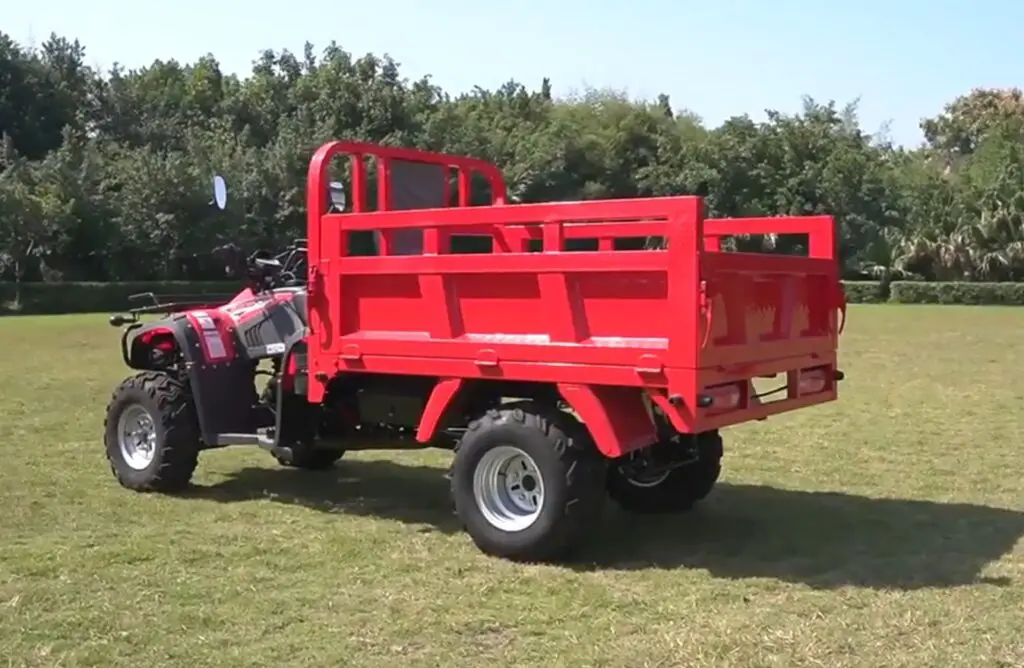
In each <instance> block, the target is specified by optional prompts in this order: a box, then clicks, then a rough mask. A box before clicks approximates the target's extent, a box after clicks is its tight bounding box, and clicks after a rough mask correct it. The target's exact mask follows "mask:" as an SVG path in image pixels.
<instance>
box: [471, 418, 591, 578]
mask: <svg viewBox="0 0 1024 668" xmlns="http://www.w3.org/2000/svg"><path fill="white" fill-rule="evenodd" d="M605 475H606V461H605V459H604V458H603V457H602V456H601V454H600V453H599V452H598V451H597V450H596V448H595V447H594V445H593V443H592V442H591V440H590V438H589V436H588V435H587V433H586V430H585V429H584V428H583V426H582V425H581V424H580V422H579V421H578V420H576V418H574V417H572V416H571V415H568V414H566V413H563V412H561V411H559V410H557V409H555V408H550V409H548V408H545V407H541V406H538V405H537V404H534V403H532V402H520V403H516V404H511V405H506V406H503V407H502V408H501V409H495V410H491V411H488V413H487V414H486V415H485V416H484V417H482V418H480V419H479V420H476V421H474V422H473V423H471V424H470V425H469V429H468V430H467V431H466V433H465V435H464V436H463V437H462V440H461V441H460V442H459V444H458V446H457V448H456V452H455V460H454V462H453V465H452V470H451V486H452V498H453V500H454V503H455V511H456V513H457V514H458V516H459V518H460V519H461V520H462V523H463V525H464V526H465V528H466V531H467V532H468V533H469V535H470V537H471V538H472V539H473V542H474V543H475V544H476V545H477V547H478V548H479V549H480V550H482V551H483V552H485V553H487V554H491V555H494V556H498V557H503V558H506V559H513V560H517V561H546V560H552V559H557V558H560V557H564V556H566V555H567V554H568V553H569V552H571V551H572V550H573V549H574V548H576V547H577V546H578V545H579V544H580V543H581V542H582V540H583V538H584V537H585V535H586V533H587V531H588V530H589V529H590V528H591V527H592V526H593V525H594V524H595V523H596V521H597V519H598V518H599V516H600V513H601V509H602V505H603V502H604V497H605V494H604V479H605Z"/></svg>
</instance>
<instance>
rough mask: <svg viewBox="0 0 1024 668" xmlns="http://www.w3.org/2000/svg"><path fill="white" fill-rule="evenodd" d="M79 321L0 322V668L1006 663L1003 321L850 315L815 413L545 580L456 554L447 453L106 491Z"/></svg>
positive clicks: (1011, 437)
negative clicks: (683, 509)
mask: <svg viewBox="0 0 1024 668" xmlns="http://www.w3.org/2000/svg"><path fill="white" fill-rule="evenodd" d="M104 320H105V319H104V318H103V317H102V316H89V317H82V316H75V317H49V318H6V319H0V351H2V352H0V407H2V418H0V462H2V464H0V507H2V509H3V512H2V513H0V665H3V664H4V661H6V662H8V663H9V665H11V666H86V665H89V666H105V667H106V666H195V667H200V666H201V667H203V668H205V667H215V666H256V665H260V666H315V667H318V668H323V667H328V666H330V667H334V666H356V667H358V668H373V667H376V666H382V667H384V666H386V667H389V668H392V667H399V666H470V665H472V666H493V667H497V666H527V665H538V666H552V667H556V666H621V667H628V668H642V667H644V666H716V667H717V666H786V667H791V666H827V667H829V668H838V667H841V666H865V667H870V668H879V667H881V666H886V667H896V666H928V667H946V666H948V667H951V668H952V667H960V666H1024V539H1022V537H1024V482H1022V480H1024V475H1022V473H1024V467H1022V462H1024V457H1022V453H1024V309H1009V308H1007V309H995V308H993V309H986V308H978V307H973V308H972V307H926V306H918V307H897V306H859V307H854V308H853V309H852V310H851V314H850V326H849V328H848V332H847V334H846V335H845V338H844V340H843V348H842V367H843V369H844V370H845V371H846V374H847V380H846V381H845V383H844V384H843V386H842V392H843V393H842V397H841V399H840V401H839V402H837V403H834V404H832V405H830V406H826V407H818V408H814V409H810V410H807V411H803V412H802V413H797V414H793V415H790V416H784V417H780V418H774V419H772V420H769V421H767V422H764V423H758V424H753V425H749V426H743V427H740V428H736V429H732V430H729V431H727V432H726V448H727V449H726V462H725V463H726V473H725V474H724V477H723V482H722V483H721V485H720V487H719V488H718V489H716V490H715V492H713V493H712V495H711V496H710V497H709V498H708V500H707V501H706V503H705V504H704V505H703V506H702V507H701V508H700V509H699V510H697V511H695V512H694V513H692V514H689V515H687V516H684V517H677V518H660V519H649V518H648V519H643V520H639V519H635V518H631V517H628V516H626V515H623V514H621V513H619V512H617V511H614V510H611V509H610V510H609V512H608V515H607V521H606V524H605V526H603V527H602V533H601V535H600V536H599V538H598V539H596V540H595V541H594V543H593V544H592V545H591V546H590V548H589V549H588V551H587V555H586V556H587V558H588V561H587V562H586V563H582V564H576V565H574V566H571V567H570V566H562V567H556V566H520V565H515V564H511V563H506V562H502V561H498V560H494V559H490V558H487V557H485V556H483V555H481V554H480V553H478V552H477V550H476V549H475V548H474V547H473V545H472V543H471V542H470V540H469V539H468V537H467V536H465V535H464V534H462V533H460V532H458V531H457V527H456V526H455V524H454V521H453V518H452V516H451V514H450V512H449V509H448V508H449V507H448V504H447V497H446V481H445V480H444V478H443V477H442V474H443V471H444V467H445V466H446V465H447V461H448V458H447V457H446V456H445V455H444V454H443V453H435V452H430V453H425V454H402V453H383V454H380V453H374V454H370V453H366V454H358V455H355V456H352V457H351V458H348V457H346V459H345V460H343V461H342V462H341V463H340V464H339V466H338V467H337V469H336V470H335V471H333V472H328V473H324V474H316V473H302V472H294V471H289V470H284V469H281V468H279V467H278V466H277V464H276V463H275V462H274V461H273V460H272V459H271V458H270V456H269V455H267V454H265V453H263V452H261V451H253V450H246V449H240V450H225V451H218V452H213V453H208V454H206V455H204V457H203V458H202V459H201V461H200V466H199V470H198V472H197V475H196V478H195V483H196V487H195V489H194V490H193V491H191V492H189V493H188V494H187V495H186V496H184V497H178V498H170V497H161V496H156V495H139V494H134V493H131V492H128V491H127V490H124V489H121V488H120V487H118V486H117V484H116V483H115V482H114V480H113V478H112V476H111V475H110V473H109V471H108V469H107V466H106V462H105V461H104V458H103V452H102V445H101V442H100V437H101V421H102V419H103V408H104V405H105V403H106V401H107V399H108V397H109V395H110V391H111V389H112V388H113V386H114V385H115V384H116V383H117V382H118V381H119V380H120V379H121V377H122V376H123V375H124V374H125V369H123V368H122V366H121V362H120V360H119V356H118V353H117V341H116V339H117V332H116V330H114V329H112V328H110V327H108V326H107V325H106V324H105V322H104Z"/></svg>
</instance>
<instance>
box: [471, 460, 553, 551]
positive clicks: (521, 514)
mask: <svg viewBox="0 0 1024 668" xmlns="http://www.w3.org/2000/svg"><path fill="white" fill-rule="evenodd" d="M473 496H474V498H475V499H476V503H477V507H478V508H479V509H480V512H481V514H482V515H483V516H484V519H486V520H487V522H488V523H489V524H491V526H493V527H495V528H496V529H499V530H501V531H508V532H514V531H523V530H524V529H527V528H529V527H530V526H532V525H533V523H534V522H536V521H537V518H538V517H539V516H540V512H541V510H542V509H543V507H544V479H543V478H542V477H541V475H540V470H539V469H538V467H537V463H536V462H535V461H533V458H532V457H530V456H529V455H528V454H526V453H525V452H523V451H522V450H520V449H519V448H517V447H514V446H511V445H502V446H498V447H496V448H493V449H491V450H488V451H487V452H486V453H485V454H484V456H483V457H482V458H481V459H480V462H479V463H478V464H477V466H476V470H475V471H474V472H473Z"/></svg>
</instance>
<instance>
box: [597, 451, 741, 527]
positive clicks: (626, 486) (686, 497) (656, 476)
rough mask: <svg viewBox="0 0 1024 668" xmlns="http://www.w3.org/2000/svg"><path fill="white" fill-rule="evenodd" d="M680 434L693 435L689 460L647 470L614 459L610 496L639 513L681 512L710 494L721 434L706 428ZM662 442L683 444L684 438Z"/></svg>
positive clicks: (718, 468) (718, 467)
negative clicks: (699, 432)
mask: <svg viewBox="0 0 1024 668" xmlns="http://www.w3.org/2000/svg"><path fill="white" fill-rule="evenodd" d="M682 438H683V439H687V438H692V439H694V441H693V443H692V444H691V445H692V448H693V449H692V452H691V453H690V456H692V457H693V460H692V461H690V462H688V463H686V464H683V465H681V466H678V467H677V468H669V469H667V470H666V469H661V470H658V469H655V470H653V471H651V472H650V473H644V472H642V470H638V469H636V468H635V467H632V466H629V465H627V463H626V462H623V463H622V464H618V463H613V464H612V466H610V467H609V469H608V494H609V496H611V497H612V499H613V500H614V501H615V502H617V503H618V504H619V506H620V507H621V508H622V509H623V510H626V511H628V512H632V513H638V514H639V513H672V512H683V511H686V510H689V509H690V508H692V507H693V505H694V504H695V503H697V502H698V501H700V500H701V499H703V498H704V497H706V496H707V495H708V494H710V493H711V490H712V489H713V488H714V486H715V483H716V482H717V481H718V476H719V475H720V474H721V472H722V437H721V435H719V433H718V432H717V431H707V432H704V433H701V434H696V435H694V436H692V437H686V436H684V437H682ZM665 446H668V447H680V448H684V447H686V441H685V440H682V441H681V442H680V443H679V444H678V446H676V444H674V443H673V444H669V443H666V444H664V445H663V446H661V447H665ZM679 454H680V455H682V454H684V453H679Z"/></svg>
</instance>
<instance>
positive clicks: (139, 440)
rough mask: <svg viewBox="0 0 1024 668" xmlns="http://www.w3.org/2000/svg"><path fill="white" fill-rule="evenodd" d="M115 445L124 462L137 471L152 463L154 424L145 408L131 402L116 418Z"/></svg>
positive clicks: (153, 454) (154, 436)
mask: <svg viewBox="0 0 1024 668" xmlns="http://www.w3.org/2000/svg"><path fill="white" fill-rule="evenodd" d="M117 445H118V447H119V448H120V450H121V457H122V458H123V459H124V461H125V463H126V464H127V465H128V466H130V467H132V468H133V469H135V470H137V471H141V470H142V469H144V468H146V467H147V466H149V465H150V464H151V463H153V457H154V456H155V455H156V424H155V423H154V422H153V417H152V416H151V415H150V414H149V411H147V410H146V409H145V408H143V407H142V406H140V405H138V404H132V405H131V406H128V407H127V408H125V409H124V411H122V412H121V416H120V417H119V418H118V420H117Z"/></svg>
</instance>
